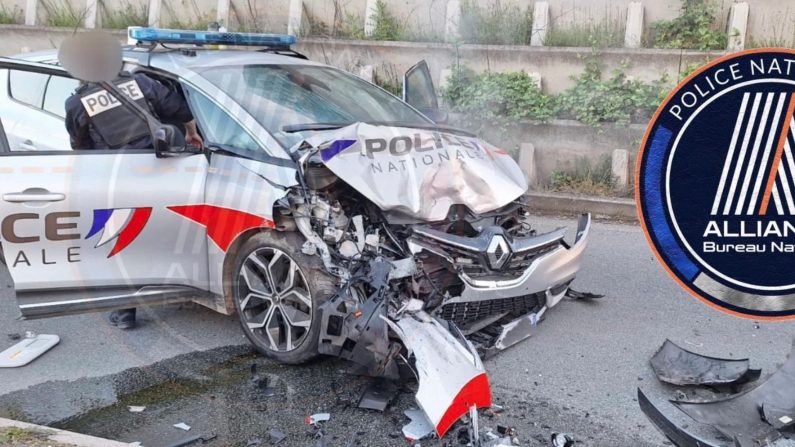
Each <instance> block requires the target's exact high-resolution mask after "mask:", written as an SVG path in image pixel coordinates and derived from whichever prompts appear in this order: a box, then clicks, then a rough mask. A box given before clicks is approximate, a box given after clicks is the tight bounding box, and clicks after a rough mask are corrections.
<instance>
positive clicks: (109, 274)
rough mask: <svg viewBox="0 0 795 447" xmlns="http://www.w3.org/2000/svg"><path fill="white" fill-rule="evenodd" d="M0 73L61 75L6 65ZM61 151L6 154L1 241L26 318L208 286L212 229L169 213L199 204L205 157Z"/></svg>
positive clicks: (0, 63)
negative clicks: (6, 70) (166, 156)
mask: <svg viewBox="0 0 795 447" xmlns="http://www.w3.org/2000/svg"><path fill="white" fill-rule="evenodd" d="M0 68H9V69H16V70H20V71H29V72H36V73H44V74H50V75H59V76H63V75H64V73H63V72H61V71H59V70H58V69H57V68H54V67H51V66H46V65H42V64H33V63H19V62H15V61H11V60H8V59H0ZM5 119H6V116H2V115H0V120H5ZM39 131H40V132H46V131H47V129H45V128H41V129H39ZM59 149H65V150H49V151H26V152H16V151H10V152H0V244H2V249H3V250H2V251H3V254H4V258H5V263H6V265H7V266H8V269H9V271H10V273H11V277H12V279H13V281H14V288H15V289H16V294H17V301H18V303H19V307H20V310H21V312H22V314H23V316H25V317H31V318H32V317H45V316H53V315H63V314H70V313H82V312H90V311H99V310H106V309H112V308H119V307H130V306H133V307H134V306H136V305H138V304H141V303H152V304H156V303H163V302H169V301H179V300H184V299H186V297H196V296H197V295H198V294H201V293H202V291H205V290H206V289H207V283H208V265H207V242H206V230H205V229H204V228H203V227H200V226H197V225H194V224H193V223H192V222H190V221H189V220H188V219H186V218H184V217H183V216H180V215H178V214H176V213H174V212H172V211H170V209H171V208H173V207H179V206H184V205H193V204H201V203H202V202H203V200H204V185H205V180H206V176H207V170H208V162H207V158H206V157H205V155H203V154H194V155H185V156H179V157H172V158H157V157H156V155H155V153H154V150H152V149H141V150H124V151H119V150H89V151H72V150H70V149H69V148H68V147H66V148H64V147H61V148H59Z"/></svg>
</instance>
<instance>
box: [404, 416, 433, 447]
mask: <svg viewBox="0 0 795 447" xmlns="http://www.w3.org/2000/svg"><path fill="white" fill-rule="evenodd" d="M403 414H405V415H406V417H407V418H409V419H410V420H411V422H409V423H408V424H406V425H404V426H403V436H405V437H406V439H407V440H408V441H409V442H416V441H421V440H423V439H426V438H428V437H430V436H432V435H433V434H434V432H435V431H436V428H435V427H434V425H433V422H431V421H429V420H428V416H426V415H425V412H424V411H422V410H416V409H414V410H406V411H405V412H404V413H403Z"/></svg>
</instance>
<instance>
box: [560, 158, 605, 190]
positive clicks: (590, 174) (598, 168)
mask: <svg viewBox="0 0 795 447" xmlns="http://www.w3.org/2000/svg"><path fill="white" fill-rule="evenodd" d="M614 184H615V179H614V178H613V169H612V165H611V160H610V157H609V156H603V157H600V159H599V161H597V162H596V163H591V162H590V161H589V160H588V159H587V158H585V157H581V158H578V159H577V160H576V161H575V162H574V166H573V167H571V168H570V169H562V170H556V171H554V172H553V173H552V176H551V178H550V179H549V188H550V189H552V190H553V191H560V192H576V193H580V194H588V195H596V196H605V195H615V192H614V191H613V186H614Z"/></svg>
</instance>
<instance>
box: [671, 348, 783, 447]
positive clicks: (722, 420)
mask: <svg viewBox="0 0 795 447" xmlns="http://www.w3.org/2000/svg"><path fill="white" fill-rule="evenodd" d="M673 403H674V405H676V406H677V407H678V408H679V409H680V410H682V411H683V412H685V414H687V415H688V416H690V417H691V418H693V419H694V420H696V421H698V422H701V423H703V424H707V425H711V426H712V427H714V428H715V429H716V430H718V431H719V432H721V433H722V434H723V435H725V436H726V437H728V438H729V439H734V440H735V444H736V446H737V447H757V446H759V445H767V443H772V442H773V441H775V440H777V439H779V438H781V437H782V433H781V431H779V429H778V428H777V427H776V425H778V424H780V423H782V421H788V423H787V424H784V426H789V425H790V424H791V423H792V419H795V350H793V352H792V353H790V356H789V359H787V361H786V363H784V365H783V366H782V367H781V368H779V370H778V371H776V372H775V373H773V374H772V375H771V376H770V377H768V378H767V380H765V381H764V382H763V383H762V384H760V385H759V386H757V387H756V388H754V389H752V390H750V391H746V392H744V393H740V394H737V395H734V396H731V397H728V398H725V399H720V400H716V401H712V402H680V401H675V402H673ZM764 408H768V413H767V415H765V414H764ZM772 410H775V411H772ZM765 416H767V417H771V418H772V417H775V418H777V419H778V421H776V420H773V419H771V420H765V419H764V417H765ZM781 418H784V419H781Z"/></svg>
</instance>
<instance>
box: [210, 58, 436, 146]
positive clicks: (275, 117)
mask: <svg viewBox="0 0 795 447" xmlns="http://www.w3.org/2000/svg"><path fill="white" fill-rule="evenodd" d="M201 74H202V76H204V77H205V78H206V79H208V80H209V81H210V82H212V83H213V84H215V85H216V86H217V87H218V88H220V89H221V90H223V91H224V92H226V93H227V94H228V95H229V96H231V97H232V99H234V100H235V102H237V103H238V104H240V105H241V106H242V107H243V108H244V109H246V110H247V111H248V113H249V114H251V116H253V117H254V118H255V119H256V120H257V121H259V123H260V124H261V125H262V126H263V127H265V129H267V130H268V131H269V132H270V133H271V135H273V136H274V137H275V138H276V139H277V140H279V142H280V143H281V144H282V146H284V147H286V148H291V147H293V146H294V145H295V144H297V143H299V142H300V141H301V140H302V139H304V135H302V134H300V133H297V132H291V131H288V130H287V129H286V128H287V127H288V126H296V125H299V126H300V125H303V124H313V123H335V124H339V123H341V124H344V125H347V124H353V123H356V122H389V123H396V124H401V125H409V126H410V125H411V124H428V120H427V119H426V118H425V117H423V116H422V115H421V114H419V113H418V112H417V111H415V110H414V109H412V108H411V107H409V106H408V105H407V104H405V103H404V102H403V101H401V100H400V99H399V98H397V97H395V96H393V95H391V94H389V93H387V92H385V91H383V90H381V89H379V88H378V87H376V86H375V85H372V84H370V83H368V82H365V81H363V80H362V79H360V78H359V77H356V76H353V75H351V74H348V73H345V72H343V71H340V70H337V69H334V68H330V67H318V66H314V65H244V66H218V67H211V68H208V69H206V70H203V71H201Z"/></svg>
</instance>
